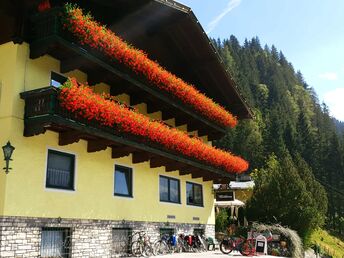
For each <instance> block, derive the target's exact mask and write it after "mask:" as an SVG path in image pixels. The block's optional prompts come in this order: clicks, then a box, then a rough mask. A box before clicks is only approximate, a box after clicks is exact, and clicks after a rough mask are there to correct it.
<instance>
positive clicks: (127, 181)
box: [115, 165, 133, 197]
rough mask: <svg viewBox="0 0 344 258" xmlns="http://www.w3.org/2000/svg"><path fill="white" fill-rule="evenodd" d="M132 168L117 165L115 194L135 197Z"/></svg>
mask: <svg viewBox="0 0 344 258" xmlns="http://www.w3.org/2000/svg"><path fill="white" fill-rule="evenodd" d="M132 174H133V171H132V169H131V168H128V167H124V166H118V165H115V195H117V196H124V197H133V190H132V184H133V180H132Z"/></svg>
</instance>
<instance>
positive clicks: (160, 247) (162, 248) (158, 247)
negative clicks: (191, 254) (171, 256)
mask: <svg viewBox="0 0 344 258" xmlns="http://www.w3.org/2000/svg"><path fill="white" fill-rule="evenodd" d="M167 252H168V246H167V244H166V243H165V241H162V240H158V241H157V242H155V244H154V253H155V254H156V255H159V254H167Z"/></svg>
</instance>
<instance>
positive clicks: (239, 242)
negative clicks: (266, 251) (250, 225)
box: [220, 236, 255, 256]
mask: <svg viewBox="0 0 344 258" xmlns="http://www.w3.org/2000/svg"><path fill="white" fill-rule="evenodd" d="M220 250H221V252H222V253H224V254H229V253H231V252H232V251H239V252H240V253H241V254H242V255H244V256H248V255H253V254H254V253H255V247H254V240H253V239H246V238H244V237H242V236H240V237H230V238H227V239H223V240H222V241H221V243H220Z"/></svg>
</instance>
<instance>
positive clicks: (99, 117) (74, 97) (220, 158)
mask: <svg viewBox="0 0 344 258" xmlns="http://www.w3.org/2000/svg"><path fill="white" fill-rule="evenodd" d="M59 99H60V104H61V106H62V107H63V108H65V109H67V110H68V111H70V112H73V113H74V114H75V115H76V116H78V117H82V118H85V119H88V120H96V121H98V122H99V123H100V124H101V125H103V126H108V127H114V128H116V129H114V130H118V131H120V132H124V133H127V134H129V135H133V136H137V137H140V138H142V140H149V141H150V142H152V143H156V144H159V145H160V146H163V147H164V148H166V149H168V150H170V151H173V152H177V153H181V154H183V155H185V156H187V157H191V158H195V159H197V160H199V161H201V162H204V163H206V164H208V165H212V166H215V167H218V168H220V169H224V170H225V171H227V172H229V173H242V172H244V171H246V170H247V169H248V162H247V161H245V160H244V159H242V158H240V157H237V156H234V155H232V154H231V153H229V152H226V151H223V150H220V149H217V148H215V147H212V146H210V145H208V144H205V143H204V142H202V140H200V139H198V138H190V137H189V136H188V135H187V134H186V133H185V132H182V131H179V130H177V129H175V128H172V129H171V128H169V127H168V126H166V125H164V124H162V123H161V122H157V121H152V120H150V119H149V118H148V117H146V116H144V115H142V114H140V113H138V112H135V111H132V110H130V109H129V108H128V107H127V106H125V105H121V104H119V103H117V102H115V101H112V100H111V98H110V97H109V96H107V95H104V94H103V95H99V94H96V93H94V92H93V91H92V89H90V88H89V87H87V86H85V85H78V83H77V81H76V79H75V78H70V79H68V81H67V82H66V83H65V84H64V85H63V87H62V89H61V91H60V92H59Z"/></svg>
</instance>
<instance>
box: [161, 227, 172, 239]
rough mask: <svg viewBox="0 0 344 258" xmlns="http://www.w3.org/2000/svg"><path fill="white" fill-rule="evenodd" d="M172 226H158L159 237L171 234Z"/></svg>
mask: <svg viewBox="0 0 344 258" xmlns="http://www.w3.org/2000/svg"><path fill="white" fill-rule="evenodd" d="M173 235H174V228H160V237H163V236H173Z"/></svg>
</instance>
